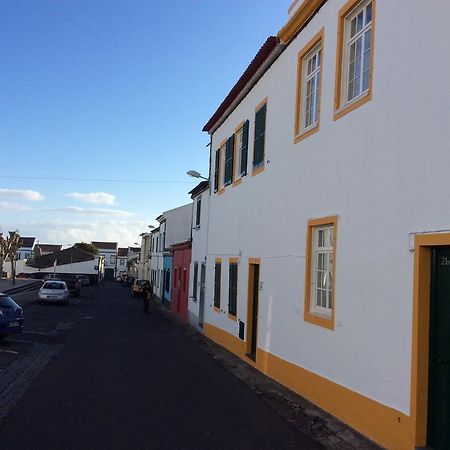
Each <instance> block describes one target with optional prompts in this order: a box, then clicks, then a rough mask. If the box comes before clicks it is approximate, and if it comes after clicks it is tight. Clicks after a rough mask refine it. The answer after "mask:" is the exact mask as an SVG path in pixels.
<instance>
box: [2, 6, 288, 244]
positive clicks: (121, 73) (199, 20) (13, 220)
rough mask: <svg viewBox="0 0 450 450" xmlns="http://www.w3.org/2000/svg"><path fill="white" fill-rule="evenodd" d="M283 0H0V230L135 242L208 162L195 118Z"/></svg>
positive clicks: (54, 239)
mask: <svg viewBox="0 0 450 450" xmlns="http://www.w3.org/2000/svg"><path fill="white" fill-rule="evenodd" d="M290 3H291V0H281V1H280V0H278V1H277V2H273V1H271V0H227V1H223V0H221V1H219V0H208V1H207V0H196V1H195V0H184V1H181V0H174V1H163V0H159V1H155V0H153V1H150V0H147V1H144V0H120V1H119V0H101V1H100V0H39V1H36V0H27V1H25V0H2V1H1V2H0V17H1V27H0V65H1V67H2V70H0V161H1V162H0V168H1V169H0V231H3V232H6V231H8V230H9V229H16V228H18V229H19V232H20V233H21V235H23V236H36V238H37V239H38V240H40V242H41V243H56V244H63V245H69V244H73V243H74V242H78V241H81V240H84V241H90V240H115V241H118V242H119V244H120V245H121V246H127V245H133V243H134V242H140V241H139V234H140V233H141V232H143V231H145V230H146V229H147V225H148V224H152V223H153V224H154V223H155V222H154V219H155V218H156V217H157V216H158V215H159V214H160V213H161V212H162V211H164V210H168V209H171V208H174V207H177V206H180V205H182V204H184V203H187V202H189V201H190V197H189V196H188V195H187V192H188V191H189V190H190V189H192V187H193V186H195V184H196V180H194V179H193V178H189V177H188V176H187V175H186V171H187V170H189V169H196V170H198V171H200V172H202V173H203V174H205V175H207V170H208V150H207V149H206V147H205V146H206V145H207V144H208V142H209V137H208V135H207V134H206V133H203V132H202V128H203V125H204V124H205V123H206V122H207V120H208V119H209V117H210V116H211V115H212V113H213V112H214V111H215V109H216V108H217V107H218V105H219V104H220V103H221V101H222V100H223V98H224V97H225V96H226V95H227V93H228V92H229V90H230V89H231V88H232V86H233V84H234V83H235V82H236V81H237V79H238V78H239V76H240V75H241V74H242V72H243V71H244V70H245V68H246V67H247V65H248V64H249V62H250V61H251V59H252V58H253V57H254V55H255V53H256V52H257V50H258V49H259V48H260V46H261V45H262V44H263V42H264V41H265V39H266V38H267V37H268V36H269V35H273V34H276V33H277V31H278V30H279V29H280V28H281V26H282V25H283V24H284V23H285V22H286V19H287V9H288V7H289V5H290ZM20 177H27V178H26V179H23V178H20ZM45 178H58V179H59V180H49V179H45ZM71 179H72V180H71ZM74 179H75V180H74ZM79 179H92V180H105V179H107V180H115V181H108V182H105V181H80V180H79ZM121 180H149V181H152V182H147V183H142V182H129V181H121Z"/></svg>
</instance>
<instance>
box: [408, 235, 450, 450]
mask: <svg viewBox="0 0 450 450" xmlns="http://www.w3.org/2000/svg"><path fill="white" fill-rule="evenodd" d="M442 246H450V233H426V234H418V235H416V236H415V239H414V286H413V323H412V325H413V326H412V338H413V339H412V364H411V418H412V425H413V427H414V430H413V433H414V434H413V435H414V440H415V446H416V447H421V446H422V447H424V446H425V445H426V442H427V425H428V423H427V422H428V364H429V337H430V327H429V324H430V278H431V255H432V250H433V248H435V247H442Z"/></svg>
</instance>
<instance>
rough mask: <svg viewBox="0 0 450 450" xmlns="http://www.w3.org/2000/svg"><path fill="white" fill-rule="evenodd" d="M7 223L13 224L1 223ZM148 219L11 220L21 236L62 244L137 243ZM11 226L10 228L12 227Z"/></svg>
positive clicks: (126, 244) (124, 244) (125, 244)
mask: <svg viewBox="0 0 450 450" xmlns="http://www.w3.org/2000/svg"><path fill="white" fill-rule="evenodd" d="M4 225H5V227H6V228H4V229H8V226H9V227H11V226H12V225H9V224H4ZM147 225H148V222H144V221H124V220H104V219H103V220H88V221H86V222H84V221H80V222H74V221H64V220H60V219H55V220H37V221H29V220H27V221H24V222H22V223H20V222H19V223H17V222H15V223H14V229H15V228H18V230H19V232H20V234H22V235H23V236H36V239H37V240H39V241H40V242H51V243H54V244H62V245H64V246H67V245H69V244H70V245H72V244H74V243H75V242H91V241H109V242H118V243H119V245H120V246H121V247H127V246H128V245H131V246H134V243H135V242H139V243H140V239H141V238H140V236H139V235H140V234H141V233H142V232H145V231H146V230H147V229H148V228H147ZM11 229H12V228H11Z"/></svg>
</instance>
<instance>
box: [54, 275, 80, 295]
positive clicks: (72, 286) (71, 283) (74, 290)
mask: <svg viewBox="0 0 450 450" xmlns="http://www.w3.org/2000/svg"><path fill="white" fill-rule="evenodd" d="M58 279H59V280H61V281H65V283H66V284H67V287H68V289H69V292H70V293H71V294H72V295H73V296H74V297H79V296H80V295H81V283H80V280H78V278H77V277H76V275H74V274H72V273H60V274H58Z"/></svg>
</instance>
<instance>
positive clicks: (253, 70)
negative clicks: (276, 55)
mask: <svg viewBox="0 0 450 450" xmlns="http://www.w3.org/2000/svg"><path fill="white" fill-rule="evenodd" d="M278 45H279V39H278V38H277V37H276V36H269V37H268V38H267V39H266V41H265V42H264V44H263V45H262V47H261V48H260V49H259V51H258V53H257V54H256V55H255V57H254V58H253V59H252V61H251V63H250V64H249V65H248V67H247V69H246V70H245V71H244V73H243V74H242V75H241V77H240V78H239V80H238V81H237V82H236V83H235V85H234V86H233V88H232V89H231V91H230V92H229V93H228V95H227V96H226V97H225V99H224V100H223V102H222V103H221V104H220V106H219V107H218V108H217V110H216V112H215V113H214V114H213V115H212V116H211V118H210V119H209V120H208V122H207V123H206V125H205V126H204V127H203V130H202V131H206V132H208V133H210V134H212V132H214V131H212V132H211V130H212V129H213V128H214V129H217V126H216V125H217V123H218V122H219V121H222V122H223V120H224V118H223V116H225V118H226V117H227V116H228V115H229V113H228V114H226V113H227V112H228V111H229V110H230V106H231V105H234V107H233V108H232V109H231V110H233V109H234V108H235V107H236V105H237V104H239V102H240V101H241V100H242V98H243V97H244V96H245V95H246V94H247V93H248V85H249V82H250V81H251V80H252V79H253V78H254V77H255V74H257V73H259V72H260V69H261V67H263V66H264V65H265V63H266V62H267V60H268V59H269V57H271V55H272V54H273V52H274V50H275V49H276V48H277V47H278ZM272 62H273V60H272ZM266 65H267V64H266ZM268 67H270V65H268ZM268 67H266V69H265V70H267V68H268ZM265 70H264V72H265ZM264 72H262V73H260V75H259V77H258V80H259V78H261V76H262V75H263V74H264ZM253 85H254V83H253V84H252V85H251V86H253ZM243 91H245V95H242V92H243ZM237 99H239V101H236V100H237Z"/></svg>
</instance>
